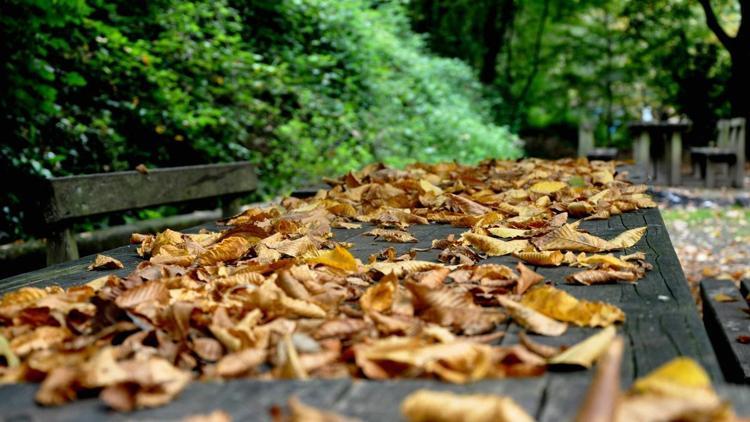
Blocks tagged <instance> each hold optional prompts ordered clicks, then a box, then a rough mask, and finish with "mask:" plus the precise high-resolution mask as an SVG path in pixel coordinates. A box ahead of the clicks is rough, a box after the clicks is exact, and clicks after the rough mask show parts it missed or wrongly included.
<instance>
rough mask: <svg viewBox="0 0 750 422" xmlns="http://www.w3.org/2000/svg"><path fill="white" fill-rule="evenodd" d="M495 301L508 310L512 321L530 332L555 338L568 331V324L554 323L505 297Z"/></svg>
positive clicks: (499, 297)
mask: <svg viewBox="0 0 750 422" xmlns="http://www.w3.org/2000/svg"><path fill="white" fill-rule="evenodd" d="M497 301H498V302H499V303H500V304H501V305H502V306H503V307H504V308H505V309H506V310H508V313H510V316H511V317H513V320H514V321H516V322H517V323H518V324H519V325H521V326H522V327H524V328H526V329H527V330H529V331H531V332H534V333H537V334H541V335H543V336H553V337H556V336H560V335H562V334H563V333H564V332H565V330H567V329H568V324H565V323H564V322H559V321H555V320H554V319H552V318H550V317H548V316H545V315H542V314H540V313H539V312H537V311H535V310H533V309H530V308H527V307H525V306H523V305H521V304H520V303H518V302H516V301H514V300H512V299H509V298H507V297H505V296H498V297H497Z"/></svg>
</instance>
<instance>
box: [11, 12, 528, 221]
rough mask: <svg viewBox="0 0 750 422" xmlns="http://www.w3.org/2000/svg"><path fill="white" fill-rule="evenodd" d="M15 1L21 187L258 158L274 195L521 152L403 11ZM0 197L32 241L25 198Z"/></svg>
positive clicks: (15, 135)
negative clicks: (369, 169) (352, 173)
mask: <svg viewBox="0 0 750 422" xmlns="http://www.w3.org/2000/svg"><path fill="white" fill-rule="evenodd" d="M9 3H10V4H9V5H8V7H7V10H8V13H4V14H3V16H2V17H0V25H1V26H2V29H0V32H1V35H2V41H0V44H2V49H3V51H2V52H3V53H4V54H3V57H6V58H7V60H6V61H5V63H4V72H3V79H4V80H3V82H5V83H3V84H2V88H0V89H2V95H0V108H2V113H1V114H2V117H1V118H2V119H3V124H4V125H5V127H9V128H12V130H11V132H10V134H9V137H8V140H7V141H6V142H4V143H3V145H2V146H0V166H2V167H3V168H5V169H7V171H8V172H9V174H10V173H12V174H14V175H15V176H18V177H26V176H29V175H35V176H37V177H39V176H41V177H49V176H52V175H65V174H78V173H91V172H101V171H111V170H123V169H132V168H133V167H135V166H136V165H137V164H139V163H145V164H147V165H150V166H171V165H187V164H196V163H205V162H217V161H233V160H250V161H252V162H253V163H255V164H256V165H257V166H258V170H259V175H260V178H261V182H262V190H261V194H262V195H271V194H276V193H279V192H283V191H285V190H288V189H290V188H291V187H292V186H295V185H299V184H303V183H306V182H309V181H314V180H316V179H317V178H318V177H320V176H321V175H325V174H331V173H341V172H344V171H346V170H349V169H351V168H355V167H358V166H361V165H362V164H364V163H367V162H371V161H374V160H379V161H385V162H389V163H391V164H396V165H400V164H404V163H406V162H408V161H413V160H423V161H437V160H453V159H455V160H459V161H478V160H480V159H482V158H485V157H488V156H491V157H506V158H507V157H515V156H518V155H519V154H520V146H519V144H518V141H517V139H516V138H515V137H514V136H513V135H512V134H510V133H509V132H508V131H507V130H506V129H505V128H502V127H497V126H495V125H493V124H491V123H490V122H489V118H488V115H487V113H486V111H485V110H487V109H488V106H487V104H486V103H485V102H484V101H483V100H482V98H481V97H480V88H479V86H478V83H477V82H476V81H475V79H474V77H473V75H472V72H471V70H470V69H469V68H468V67H467V66H466V65H464V64H463V63H461V62H459V61H457V60H452V59H443V58H436V57H433V56H430V55H428V54H427V53H426V52H425V51H424V47H423V42H422V40H421V39H420V38H419V37H418V36H416V35H414V33H412V32H411V31H410V29H409V25H408V22H407V21H406V18H405V14H404V12H403V10H402V6H401V5H400V3H396V2H393V3H391V2H374V3H371V2H368V1H365V0H351V1H346V2H339V1H326V0H321V1H314V0H284V1H279V2H270V1H269V2H264V1H259V2H244V1H236V0H217V1H211V0H196V1H190V2H182V1H176V0H156V1H149V2H130V1H125V0H115V1H105V0H58V1H56V2H54V3H48V2H45V1H41V0H13V1H11V2H9ZM4 173H5V171H4ZM1 195H2V200H3V203H4V204H6V205H5V207H4V208H3V210H2V211H3V215H2V223H1V224H2V226H1V227H0V231H5V232H6V233H11V234H13V235H16V236H17V235H21V234H22V233H23V227H22V225H21V224H20V223H21V219H20V216H21V214H22V213H23V206H22V205H21V204H22V199H23V198H21V197H19V194H18V192H14V191H13V190H12V189H11V187H10V186H6V187H5V188H4V189H3V192H2V194H1Z"/></svg>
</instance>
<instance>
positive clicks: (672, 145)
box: [628, 122, 690, 186]
mask: <svg viewBox="0 0 750 422" xmlns="http://www.w3.org/2000/svg"><path fill="white" fill-rule="evenodd" d="M628 128H629V129H630V132H631V133H632V134H633V136H634V137H635V141H634V142H633V158H634V159H635V163H636V165H638V166H641V167H643V168H645V169H646V171H647V177H648V178H649V179H650V180H653V181H654V182H655V183H660V184H661V183H663V184H669V185H672V186H677V185H679V184H680V183H681V181H682V174H681V171H682V135H683V134H684V133H685V132H687V130H688V129H690V123H686V122H677V123H672V122H631V123H629V124H628Z"/></svg>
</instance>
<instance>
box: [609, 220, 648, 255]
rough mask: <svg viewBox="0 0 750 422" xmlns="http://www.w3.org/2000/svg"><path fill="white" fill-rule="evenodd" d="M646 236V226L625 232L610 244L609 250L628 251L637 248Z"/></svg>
mask: <svg viewBox="0 0 750 422" xmlns="http://www.w3.org/2000/svg"><path fill="white" fill-rule="evenodd" d="M644 234H646V226H644V227H638V228H636V229H631V230H627V231H624V232H622V233H620V234H619V235H617V237H615V238H614V239H611V240H610V241H609V242H608V243H609V247H608V250H615V249H627V248H630V247H632V246H635V244H636V243H638V241H639V240H641V238H642V237H643V235H644Z"/></svg>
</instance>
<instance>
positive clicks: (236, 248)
mask: <svg viewBox="0 0 750 422" xmlns="http://www.w3.org/2000/svg"><path fill="white" fill-rule="evenodd" d="M254 243H255V242H253V241H251V240H248V239H246V238H245V237H242V236H230V237H227V238H225V239H224V240H222V241H220V242H219V243H217V244H215V245H213V246H211V247H209V248H208V249H207V250H206V252H204V253H203V254H202V255H201V256H200V257H199V258H198V260H199V262H200V264H201V265H213V264H216V263H217V262H226V261H234V260H237V259H240V258H242V256H243V255H245V254H246V253H247V251H248V250H249V249H250V248H251V247H252V246H253V244H254Z"/></svg>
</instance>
